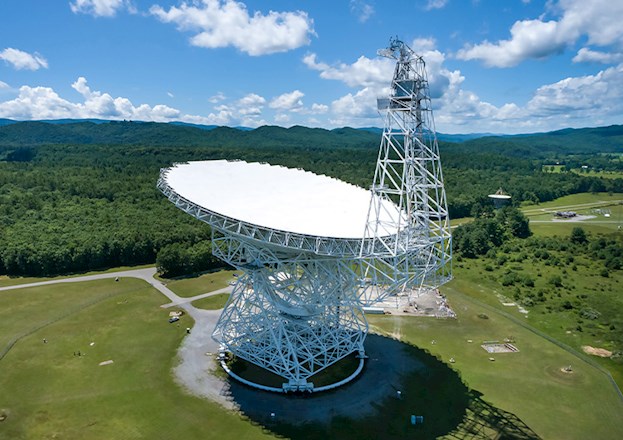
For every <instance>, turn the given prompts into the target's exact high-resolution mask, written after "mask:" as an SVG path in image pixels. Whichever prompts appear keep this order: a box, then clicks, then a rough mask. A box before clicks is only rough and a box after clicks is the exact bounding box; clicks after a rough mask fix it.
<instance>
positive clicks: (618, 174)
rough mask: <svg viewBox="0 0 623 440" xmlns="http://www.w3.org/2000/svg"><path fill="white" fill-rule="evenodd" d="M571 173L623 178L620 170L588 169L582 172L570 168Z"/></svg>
mask: <svg viewBox="0 0 623 440" xmlns="http://www.w3.org/2000/svg"><path fill="white" fill-rule="evenodd" d="M571 172H572V173H576V174H579V175H580V176H586V177H603V178H604V179H623V172H621V171H595V170H589V171H588V172H584V171H582V170H577V169H575V170H571Z"/></svg>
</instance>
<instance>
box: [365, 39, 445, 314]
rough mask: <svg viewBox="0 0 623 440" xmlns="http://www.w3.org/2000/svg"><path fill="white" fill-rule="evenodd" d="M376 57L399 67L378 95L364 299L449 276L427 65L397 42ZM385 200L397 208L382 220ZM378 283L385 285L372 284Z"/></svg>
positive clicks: (371, 300)
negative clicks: (380, 118)
mask: <svg viewBox="0 0 623 440" xmlns="http://www.w3.org/2000/svg"><path fill="white" fill-rule="evenodd" d="M379 55H382V56H386V57H388V58H392V59H395V60H396V68H395V71H394V78H393V81H392V85H391V96H390V97H389V98H388V99H379V100H378V107H379V110H381V111H382V112H384V113H385V127H384V129H383V137H382V139H381V146H380V148H379V156H378V160H377V164H376V170H375V173H374V182H373V184H372V186H371V188H370V189H371V193H372V199H371V202H370V210H369V213H368V222H367V225H366V230H365V237H364V239H363V240H362V242H361V252H360V256H361V258H362V260H361V263H362V269H361V270H362V272H363V273H364V274H365V275H364V280H365V283H364V284H363V285H362V292H361V300H362V302H363V303H364V304H372V303H374V302H375V301H378V300H381V299H383V297H384V296H387V295H391V294H397V293H401V292H404V291H406V290H409V291H412V290H413V289H414V288H420V287H438V286H439V285H441V284H443V283H445V282H446V281H448V280H449V279H450V277H451V264H450V262H451V259H452V246H451V240H452V236H451V234H450V225H449V218H448V207H447V202H446V193H445V190H444V186H443V176H442V172H441V163H440V159H439V147H438V145H437V136H436V133H435V125H434V120H433V112H432V109H431V98H430V92H429V87H428V79H427V76H426V69H425V63H424V60H423V59H422V57H420V56H418V55H416V54H415V53H414V52H413V50H411V48H409V47H408V46H407V45H406V44H405V43H403V42H402V41H400V40H397V39H393V40H391V42H390V46H389V47H388V48H387V49H383V50H380V51H379ZM384 200H391V201H393V202H394V203H395V204H396V205H397V206H398V207H399V212H400V213H401V215H394V216H390V218H392V219H393V221H392V220H390V221H387V220H386V221H380V220H379V219H380V218H387V217H388V216H381V215H380V214H381V213H382V211H383V210H386V209H387V204H386V203H383V201H384ZM396 230H398V231H400V232H399V233H398V234H395V233H392V231H396ZM379 285H381V286H385V287H384V288H383V289H378V288H373V287H372V288H371V287H370V286H379Z"/></svg>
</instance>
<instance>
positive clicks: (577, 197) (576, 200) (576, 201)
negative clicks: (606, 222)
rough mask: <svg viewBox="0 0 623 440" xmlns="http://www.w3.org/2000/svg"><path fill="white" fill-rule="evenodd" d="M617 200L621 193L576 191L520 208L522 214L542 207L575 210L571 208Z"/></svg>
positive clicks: (532, 212) (604, 203)
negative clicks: (575, 192)
mask: <svg viewBox="0 0 623 440" xmlns="http://www.w3.org/2000/svg"><path fill="white" fill-rule="evenodd" d="M619 201H623V194H621V193H612V194H609V193H578V194H571V195H568V196H564V197H560V198H558V199H556V200H552V201H550V202H543V203H539V204H538V205H529V206H524V207H522V208H521V210H522V211H523V212H524V214H526V215H531V214H534V213H538V212H539V211H541V210H543V209H548V210H558V209H561V210H562V209H567V208H568V210H575V209H573V208H578V207H580V208H581V207H590V206H592V205H609V204H616V203H618V202H619ZM581 205H583V206H581Z"/></svg>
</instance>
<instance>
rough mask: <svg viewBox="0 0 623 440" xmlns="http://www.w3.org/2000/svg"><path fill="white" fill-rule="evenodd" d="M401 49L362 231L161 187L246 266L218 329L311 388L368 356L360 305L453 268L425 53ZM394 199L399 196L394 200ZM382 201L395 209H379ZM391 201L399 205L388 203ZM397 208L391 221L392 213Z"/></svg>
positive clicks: (221, 251) (291, 381)
mask: <svg viewBox="0 0 623 440" xmlns="http://www.w3.org/2000/svg"><path fill="white" fill-rule="evenodd" d="M381 54H382V55H384V56H389V57H391V58H394V59H396V61H397V63H396V70H395V73H394V78H393V81H392V94H391V96H390V97H389V99H384V100H379V109H381V110H383V111H385V112H386V116H385V128H384V132H383V137H382V141H381V146H380V151H379V157H378V161H377V167H376V172H375V177H374V182H373V185H372V187H371V202H370V208H369V212H368V220H367V224H366V228H365V233H364V234H363V239H343V238H331V237H317V236H310V235H305V234H297V233H292V232H287V231H280V230H276V229H271V228H268V227H262V226H258V225H253V224H250V223H248V222H245V221H241V220H237V219H234V218H229V217H226V216H224V215H221V214H219V213H216V212H213V211H210V210H209V209H208V208H207V207H203V206H200V205H197V204H195V203H193V202H192V201H190V200H187V199H186V198H184V197H182V196H181V195H179V194H178V193H177V192H176V191H175V190H174V188H172V187H171V186H169V184H168V181H167V173H168V170H167V169H164V170H162V171H161V175H160V179H159V181H158V188H159V189H160V190H161V191H162V192H163V193H164V194H165V195H166V196H167V197H168V198H169V200H171V201H172V202H173V203H174V204H175V205H176V206H177V207H178V208H180V209H181V210H183V211H185V212H187V213H188V214H190V215H192V216H194V217H195V218H197V219H199V220H201V221H204V222H206V223H208V224H209V225H210V226H211V227H212V249H213V252H214V254H215V255H216V256H217V257H218V258H220V259H222V260H223V261H225V262H227V263H229V264H230V265H232V266H234V267H235V268H236V269H239V270H241V271H243V272H244V274H243V275H242V276H240V277H239V279H238V282H237V283H236V285H235V287H234V289H233V292H232V294H231V296H230V299H229V301H228V303H227V305H226V306H225V309H224V310H223V313H222V315H221V317H220V318H219V321H218V323H217V325H216V329H215V331H214V333H213V338H214V339H215V340H216V341H217V342H219V343H220V344H221V346H222V347H224V348H225V349H226V350H228V351H230V352H232V353H234V354H235V355H237V356H239V357H241V358H243V359H246V360H247V361H250V362H252V363H255V364H257V365H259V366H261V367H263V368H265V369H267V370H269V371H271V372H273V373H275V374H277V375H279V376H281V377H283V378H284V379H285V383H284V384H283V389H284V390H285V391H288V390H313V383H312V382H311V381H309V379H310V378H312V376H313V375H314V374H316V373H318V372H319V371H320V370H322V369H324V368H326V367H328V366H330V365H332V364H333V363H335V362H337V361H339V360H340V359H342V358H344V357H345V356H347V355H349V354H351V353H353V352H358V354H359V355H360V356H364V347H363V342H364V339H365V336H366V334H367V331H368V325H367V321H366V319H365V317H364V316H363V313H362V306H363V305H370V304H373V303H375V302H377V301H379V300H382V299H383V298H384V297H386V296H388V295H391V294H396V293H400V292H402V291H404V290H405V289H410V288H415V287H422V286H432V287H436V286H438V285H439V284H441V283H443V282H445V281H447V280H448V279H449V278H450V265H449V263H450V259H451V254H450V249H451V247H450V239H451V238H450V232H449V231H450V230H449V225H448V221H449V219H448V210H447V206H446V197H445V192H444V188H443V179H442V174H441V167H440V163H439V151H438V147H437V140H436V135H435V131H434V124H433V119H432V111H431V108H430V96H429V91H428V81H427V79H426V73H425V70H424V61H423V60H422V59H421V58H420V57H418V56H416V55H415V54H414V53H413V51H412V50H411V49H410V48H409V47H408V46H406V45H405V44H404V43H402V42H400V41H398V40H392V41H391V44H390V47H389V48H388V49H385V50H384V51H382V53H381ZM388 201H391V202H392V203H388ZM383 210H385V211H386V212H382V211H383ZM390 211H391V212H390ZM387 218H391V219H393V220H383V221H381V220H380V219H387Z"/></svg>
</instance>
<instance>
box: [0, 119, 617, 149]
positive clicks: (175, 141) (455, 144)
mask: <svg viewBox="0 0 623 440" xmlns="http://www.w3.org/2000/svg"><path fill="white" fill-rule="evenodd" d="M381 133H382V129H380V128H376V127H365V128H359V129H355V128H350V127H343V128H336V129H333V130H326V129H323V128H308V127H302V126H298V125H297V126H293V127H290V128H283V127H278V126H269V125H266V126H261V127H258V128H255V129H251V128H247V127H236V128H232V127H226V126H215V125H200V124H190V123H185V122H171V123H159V122H134V121H106V120H101V119H85V120H72V119H60V120H52V121H21V122H20V121H13V120H10V119H0V147H3V146H4V147H8V146H36V145H41V144H108V145H117V144H130V145H150V146H159V145H171V146H184V145H188V146H222V147H231V146H238V147H255V148H264V147H266V148H268V147H271V148H273V147H281V146H285V147H292V146H294V147H300V148H348V147H363V148H376V147H377V146H378V143H379V137H380V135H381ZM437 137H438V139H439V140H440V142H442V143H444V144H447V146H446V148H459V149H461V150H465V151H470V150H478V151H490V152H495V153H499V154H504V155H509V156H528V155H535V156H537V157H538V156H539V155H542V154H544V153H545V152H554V153H556V152H560V153H571V154H576V153H591V152H619V153H620V152H623V125H611V126H608V127H591V128H580V129H573V128H567V129H563V130H556V131H552V132H546V133H528V134H520V135H491V134H487V133H473V134H443V133H438V134H437Z"/></svg>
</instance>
